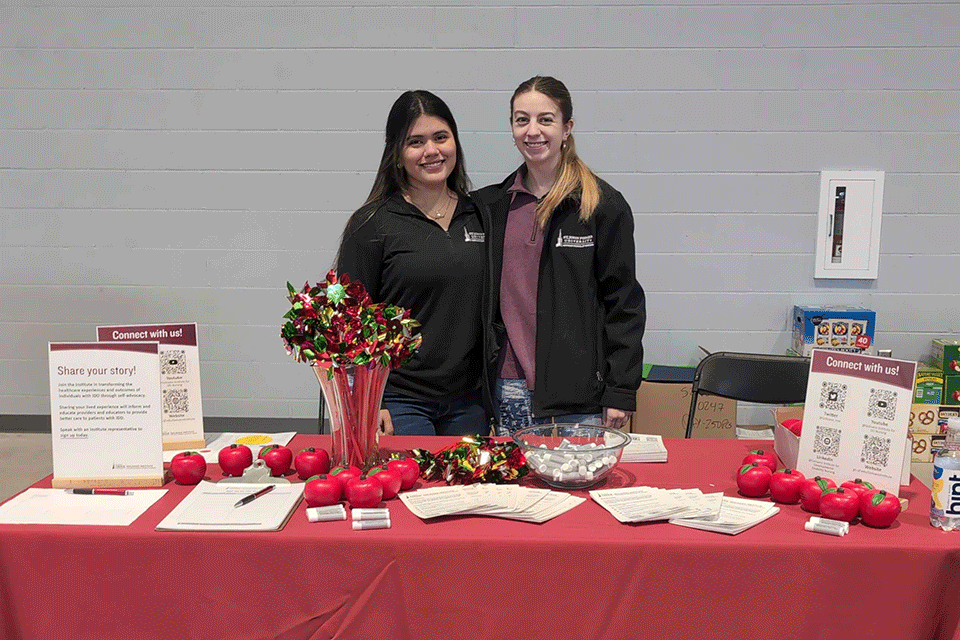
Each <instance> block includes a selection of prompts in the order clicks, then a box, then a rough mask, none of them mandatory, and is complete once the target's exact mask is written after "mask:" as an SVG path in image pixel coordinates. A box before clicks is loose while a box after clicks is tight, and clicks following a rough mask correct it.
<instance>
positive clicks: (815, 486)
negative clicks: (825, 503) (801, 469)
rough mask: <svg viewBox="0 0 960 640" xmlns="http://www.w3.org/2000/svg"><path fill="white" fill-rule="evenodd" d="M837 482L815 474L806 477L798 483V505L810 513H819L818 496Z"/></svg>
mask: <svg viewBox="0 0 960 640" xmlns="http://www.w3.org/2000/svg"><path fill="white" fill-rule="evenodd" d="M836 486H837V483H836V482H834V481H833V480H829V479H827V478H821V477H820V476H816V477H815V478H807V479H806V480H804V481H803V484H801V485H800V507H801V508H802V509H803V510H804V511H809V512H810V513H820V496H821V495H822V494H823V492H824V491H826V490H827V489H831V488H833V487H836Z"/></svg>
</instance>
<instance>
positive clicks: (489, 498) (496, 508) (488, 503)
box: [399, 484, 585, 523]
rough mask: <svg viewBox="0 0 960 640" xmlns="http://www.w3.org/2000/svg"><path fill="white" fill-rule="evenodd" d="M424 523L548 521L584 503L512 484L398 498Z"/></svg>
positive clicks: (432, 491) (445, 489)
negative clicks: (472, 518) (474, 518)
mask: <svg viewBox="0 0 960 640" xmlns="http://www.w3.org/2000/svg"><path fill="white" fill-rule="evenodd" d="M399 498H400V500H401V501H402V502H403V504H405V505H407V508H408V509H410V511H412V512H413V514H414V515H415V516H417V517H418V518H421V519H423V520H429V519H430V518H437V517H440V516H450V515H458V516H467V515H478V516H493V517H497V518H508V519H511V520H523V521H524V522H536V523H541V522H546V521H547V520H551V519H553V518H556V517H557V516H559V515H560V514H562V513H566V512H567V511H569V510H570V509H573V508H574V507H576V506H577V505H579V504H581V503H583V502H584V501H585V499H584V498H578V497H576V496H572V495H570V494H568V493H564V492H562V491H550V490H549V489H531V488H528V487H520V486H518V485H515V484H513V485H511V484H471V485H454V486H449V487H430V488H428V489H420V490H419V491H407V492H405V493H401V494H400V495H399Z"/></svg>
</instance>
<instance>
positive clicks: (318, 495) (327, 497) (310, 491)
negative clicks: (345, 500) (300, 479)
mask: <svg viewBox="0 0 960 640" xmlns="http://www.w3.org/2000/svg"><path fill="white" fill-rule="evenodd" d="M342 497H343V487H341V486H340V481H339V480H337V479H336V478H334V477H333V476H331V475H327V474H325V473H321V474H319V475H315V476H313V477H311V478H309V479H308V480H307V483H306V484H305V485H303V499H304V500H306V501H307V506H309V507H326V506H329V505H331V504H337V503H338V502H340V498H342Z"/></svg>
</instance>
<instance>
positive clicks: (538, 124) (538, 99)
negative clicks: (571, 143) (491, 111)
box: [510, 91, 573, 168]
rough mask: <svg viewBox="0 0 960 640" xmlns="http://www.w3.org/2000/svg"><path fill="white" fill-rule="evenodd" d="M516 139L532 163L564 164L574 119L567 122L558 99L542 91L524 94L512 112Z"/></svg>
mask: <svg viewBox="0 0 960 640" xmlns="http://www.w3.org/2000/svg"><path fill="white" fill-rule="evenodd" d="M510 122H511V126H512V128H513V141H514V143H516V145H517V149H519V150H520V154H521V155H522V156H523V159H524V161H525V162H526V163H527V164H528V165H533V166H537V167H544V168H554V167H556V166H559V164H560V152H561V145H562V144H563V141H564V140H565V139H566V138H567V136H569V135H570V131H571V130H572V129H573V120H569V121H568V122H563V115H562V114H561V113H560V107H559V105H557V103H556V102H554V101H553V100H551V99H550V98H548V97H547V96H545V95H544V94H542V93H540V92H539V91H528V92H526V93H521V94H520V95H519V96H517V97H516V98H515V99H514V101H513V113H512V114H510Z"/></svg>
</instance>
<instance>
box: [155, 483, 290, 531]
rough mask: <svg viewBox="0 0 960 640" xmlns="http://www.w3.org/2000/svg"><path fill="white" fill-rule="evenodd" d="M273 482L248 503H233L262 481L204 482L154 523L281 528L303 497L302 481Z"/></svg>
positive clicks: (185, 527) (187, 527) (182, 527)
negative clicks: (260, 494)
mask: <svg viewBox="0 0 960 640" xmlns="http://www.w3.org/2000/svg"><path fill="white" fill-rule="evenodd" d="M267 484H274V485H275V487H276V488H275V489H274V490H273V491H271V492H270V493H268V494H266V495H264V496H262V497H260V498H257V499H256V500H253V501H252V502H250V503H249V504H245V505H243V506H241V507H235V506H234V505H235V504H236V502H237V501H238V500H239V499H240V498H243V497H244V496H248V495H250V494H252V493H255V492H256V491H257V490H259V489H262V488H263V486H264V485H263V484H262V483H261V484H252V483H240V482H233V483H223V482H206V481H203V482H201V483H200V484H198V485H197V486H196V487H194V488H193V491H191V492H190V493H189V494H188V495H187V497H186V498H184V499H183V501H181V502H180V504H178V505H177V506H176V507H174V508H173V510H172V511H170V513H169V514H167V517H165V518H164V519H163V520H161V521H160V523H159V524H158V525H157V527H156V530H157V531H280V530H281V529H283V527H284V526H286V524H287V521H288V520H289V519H290V516H291V515H292V514H293V511H294V509H295V508H296V506H297V505H298V504H299V503H300V499H301V498H302V497H303V484H300V483H298V484H291V483H290V482H287V483H280V482H277V483H267Z"/></svg>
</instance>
